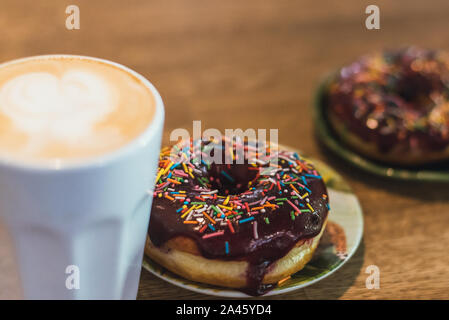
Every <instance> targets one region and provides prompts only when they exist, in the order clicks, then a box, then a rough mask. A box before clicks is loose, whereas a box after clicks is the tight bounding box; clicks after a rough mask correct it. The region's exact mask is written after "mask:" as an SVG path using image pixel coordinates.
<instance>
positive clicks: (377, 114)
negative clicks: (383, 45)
mask: <svg viewBox="0 0 449 320" xmlns="http://www.w3.org/2000/svg"><path fill="white" fill-rule="evenodd" d="M448 99H449V57H448V56H447V54H445V53H444V52H440V51H430V50H423V49H418V48H414V47H411V48H406V49H403V50H398V51H388V52H383V53H377V54H372V55H368V56H365V57H362V58H361V59H359V60H358V61H356V62H354V63H352V64H351V65H349V66H347V67H344V68H342V69H341V70H340V72H339V74H338V75H337V76H336V77H335V78H334V79H333V80H332V81H331V83H330V84H329V86H328V90H327V93H326V96H325V100H326V101H325V103H326V105H327V110H328V118H329V120H330V123H331V125H332V127H333V129H334V131H335V132H336V133H337V135H338V136H339V137H340V138H341V140H342V141H343V142H344V143H346V144H348V145H349V146H350V147H352V148H353V149H355V150H356V151H358V152H359V153H361V154H363V155H365V156H367V157H369V158H373V159H375V160H380V161H383V162H388V163H393V164H401V165H412V166H413V165H422V164H425V163H429V162H435V161H442V160H446V159H448V158H449V100H448Z"/></svg>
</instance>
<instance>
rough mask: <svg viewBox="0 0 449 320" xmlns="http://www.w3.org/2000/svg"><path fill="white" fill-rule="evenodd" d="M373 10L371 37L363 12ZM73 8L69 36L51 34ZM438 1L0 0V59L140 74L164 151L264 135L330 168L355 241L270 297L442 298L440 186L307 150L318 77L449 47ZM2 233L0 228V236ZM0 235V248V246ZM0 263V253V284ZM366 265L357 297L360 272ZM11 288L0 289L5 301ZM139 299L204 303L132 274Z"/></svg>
mask: <svg viewBox="0 0 449 320" xmlns="http://www.w3.org/2000/svg"><path fill="white" fill-rule="evenodd" d="M374 3H376V4H378V5H379V7H380V9H381V29H380V30H371V31H368V30H366V28H365V25H364V19H365V17H366V15H365V13H364V12H365V8H366V6H367V5H369V4H374ZM70 4H77V5H79V7H80V10H81V29H80V30H74V31H68V30H67V29H66V28H65V19H66V14H65V8H66V6H67V5H70ZM448 13H449V2H448V1H447V0H433V1H430V2H429V1H412V0H395V1H386V0H377V1H366V0H345V1H334V0H320V1H316V0H304V1H285V0H273V1H263V0H247V1H237V0H227V1H223V0H188V1H186V0H163V1H162V0H161V1H148V0H140V1H138V0H127V1H112V0H95V1H92V0H83V1H81V0H70V1H66V0H58V1H54V0H49V1H43V0H40V1H34V0H29V1H23V0H2V1H1V2H0V45H1V50H0V61H6V60H10V59H15V58H18V57H22V56H30V55H36V54H46V53H72V54H83V55H91V56H97V57H101V58H106V59H110V60H113V61H117V62H120V63H122V64H125V65H127V66H129V67H131V68H133V69H135V70H137V71H138V72H140V73H142V74H143V75H145V76H146V77H148V78H149V79H150V81H152V82H153V83H154V84H155V85H156V87H157V88H158V89H159V91H160V93H161V95H162V97H163V99H164V101H165V106H166V122H165V133H164V143H168V142H169V133H170V132H171V130H173V129H175V128H186V129H190V130H191V128H192V121H193V120H201V121H202V125H203V128H217V129H220V130H222V131H224V129H225V128H243V129H246V128H256V129H257V128H267V129H269V128H277V129H279V142H280V143H283V144H287V145H291V146H293V147H297V148H300V149H302V150H303V151H304V152H306V153H307V154H309V155H312V156H314V157H317V158H320V159H322V160H324V161H325V162H327V163H328V164H329V165H330V166H332V167H334V168H335V169H336V170H338V171H339V172H341V174H342V175H343V176H344V177H345V178H346V179H347V180H348V182H349V183H350V184H351V186H352V188H353V189H354V190H355V193H356V194H357V196H358V197H359V199H360V202H361V205H362V207H363V210H364V214H365V230H364V239H363V242H362V244H361V246H360V248H359V249H358V251H357V252H356V254H355V256H354V257H353V258H352V259H351V260H350V261H349V262H348V263H347V264H346V265H345V266H344V267H343V268H341V269H340V270H339V271H337V272H336V273H335V274H333V275H332V276H330V277H329V278H327V279H325V280H323V281H320V282H319V283H317V284H315V285H312V286H309V287H307V288H305V289H302V290H298V291H296V292H293V293H290V294H287V295H283V296H277V297H274V299H336V298H342V299H424V298H431V299H444V298H448V297H449V289H448V287H449V254H448V253H447V252H448V249H447V248H448V246H449V230H448V227H449V185H439V184H424V183H402V182H396V181H387V180H384V179H381V178H376V177H374V176H370V175H367V174H365V173H363V172H360V171H357V170H355V169H353V168H352V167H351V166H350V165H349V164H346V163H343V162H341V161H338V160H337V159H336V158H334V157H332V156H331V155H329V154H328V153H327V152H326V151H325V150H323V149H322V148H320V147H319V145H318V143H317V141H316V139H315V137H314V134H313V124H312V123H311V112H310V110H311V103H312V98H313V93H314V90H315V89H316V86H317V84H318V82H319V81H320V79H321V78H322V76H323V75H324V74H326V73H327V72H329V71H331V70H333V69H334V68H336V67H338V66H340V65H342V64H345V63H348V62H350V61H351V60H353V59H355V58H356V57H358V56H359V55H361V54H363V53H366V52H370V51H372V50H379V49H382V48H385V47H387V48H394V47H398V46H403V45H409V44H416V45H419V46H424V47H431V48H443V49H449V42H448V39H449V22H448ZM2 234H4V232H0V238H1V235H2ZM0 240H1V239H0ZM8 257H9V255H8V253H7V252H5V250H2V251H1V252H0V280H3V283H8V281H9V280H8V279H11V276H10V275H9V274H8V272H7V271H4V270H7V269H8V266H9V265H10V261H9V258H8ZM372 264H374V265H377V266H378V267H379V268H380V289H378V290H368V289H366V286H365V280H366V277H367V276H368V275H367V274H366V273H365V269H366V267H367V266H368V265H372ZM14 291H15V288H14V287H13V286H12V285H9V286H8V285H2V286H0V296H1V297H12V296H14V295H13V292H14ZM138 297H139V298H140V299H187V298H192V299H204V298H209V297H207V296H204V295H200V294H196V293H192V292H189V291H186V290H183V289H180V288H177V287H174V286H172V285H170V284H168V283H165V282H163V281H161V280H159V279H157V278H155V277H154V276H152V275H151V274H149V273H148V272H146V271H143V272H142V277H141V283H140V290H139V296H138Z"/></svg>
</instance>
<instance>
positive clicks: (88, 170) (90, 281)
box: [0, 55, 164, 299]
mask: <svg viewBox="0 0 449 320" xmlns="http://www.w3.org/2000/svg"><path fill="white" fill-rule="evenodd" d="M57 56H58V57H60V56H64V55H57ZM76 57H77V58H82V59H90V60H95V61H99V62H103V63H106V64H109V65H111V66H113V67H116V68H120V69H122V70H124V71H126V72H128V73H130V74H131V75H133V76H135V77H137V78H138V79H139V80H140V81H141V82H142V84H143V85H144V86H146V87H147V88H148V89H149V90H150V91H151V92H152V94H153V96H154V98H155V101H156V109H155V113H154V116H153V119H152V120H151V121H150V122H149V124H148V127H147V128H146V129H145V131H144V132H143V133H142V134H141V135H139V136H138V137H137V138H135V139H134V140H131V141H130V142H129V143H128V144H126V145H125V146H123V147H121V148H119V149H117V150H116V151H113V152H110V153H106V154H104V155H101V156H98V157H94V158H89V159H87V160H82V161H73V160H67V161H66V160H63V161H53V162H51V161H48V162H45V163H34V162H31V163H30V162H23V163H22V162H18V161H15V160H8V159H1V158H0V216H1V218H2V219H3V221H4V224H5V225H6V226H7V228H8V230H9V233H10V235H11V237H12V240H13V243H14V250H15V256H16V260H17V265H18V266H19V275H20V279H21V285H22V292H23V296H24V298H26V299H135V298H136V295H137V289H138V283H139V278H140V271H141V261H142V257H143V248H144V244H145V238H146V233H147V228H148V222H149V218H150V209H151V203H152V190H153V188H154V182H155V181H154V179H155V174H156V170H157V166H158V159H159V150H160V143H161V136H162V130H163V123H164V106H163V102H162V99H161V97H160V95H159V93H158V92H157V90H156V88H155V87H154V86H153V85H152V84H151V83H150V82H149V81H148V80H147V79H145V78H144V77H143V76H141V75H139V74H137V73H136V72H134V71H132V70H130V69H129V68H127V67H124V66H122V65H119V64H117V63H114V62H110V61H105V60H103V59H97V58H91V57H80V56H76ZM39 58H41V57H30V58H25V60H26V59H39ZM13 62H17V60H15V61H12V62H8V63H13ZM8 63H6V64H8ZM6 64H2V65H0V68H2V67H3V66H4V65H6Z"/></svg>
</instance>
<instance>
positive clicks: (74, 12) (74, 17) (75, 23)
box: [65, 4, 80, 30]
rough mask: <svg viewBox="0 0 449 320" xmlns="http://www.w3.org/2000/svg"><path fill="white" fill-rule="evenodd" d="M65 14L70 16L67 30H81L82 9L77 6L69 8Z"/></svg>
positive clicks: (66, 24)
mask: <svg viewBox="0 0 449 320" xmlns="http://www.w3.org/2000/svg"><path fill="white" fill-rule="evenodd" d="M65 13H66V14H68V15H69V16H68V17H67V18H66V19H65V27H66V28H67V30H79V28H80V8H79V7H78V6H77V5H74V4H72V5H70V6H67V8H66V9H65Z"/></svg>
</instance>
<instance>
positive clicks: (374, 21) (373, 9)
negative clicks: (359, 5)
mask: <svg viewBox="0 0 449 320" xmlns="http://www.w3.org/2000/svg"><path fill="white" fill-rule="evenodd" d="M365 13H366V14H369V16H368V17H366V20H365V26H366V28H367V29H368V30H379V29H380V9H379V7H378V6H376V5H374V4H372V5H369V6H367V7H366V9H365Z"/></svg>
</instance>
